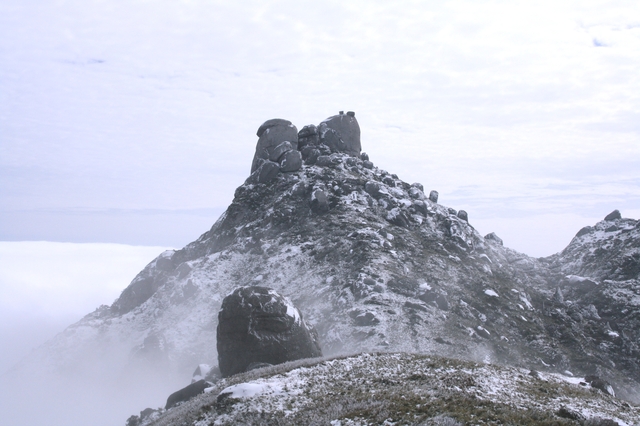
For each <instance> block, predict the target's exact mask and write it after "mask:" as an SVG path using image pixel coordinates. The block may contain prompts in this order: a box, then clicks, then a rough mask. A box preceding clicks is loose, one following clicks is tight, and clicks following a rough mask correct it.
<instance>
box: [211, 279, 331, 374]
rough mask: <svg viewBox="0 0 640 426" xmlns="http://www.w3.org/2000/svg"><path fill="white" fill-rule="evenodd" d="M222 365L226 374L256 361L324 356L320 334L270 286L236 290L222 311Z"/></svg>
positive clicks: (219, 332)
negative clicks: (319, 340)
mask: <svg viewBox="0 0 640 426" xmlns="http://www.w3.org/2000/svg"><path fill="white" fill-rule="evenodd" d="M217 338H218V342H217V345H218V364H219V367H220V373H221V374H222V377H228V376H231V375H234V374H237V373H241V372H243V371H246V370H247V368H248V367H249V366H250V365H251V364H254V363H267V364H281V363H283V362H287V361H293V360H296V359H301V358H311V357H317V356H321V355H322V351H321V350H320V346H319V344H318V340H317V335H316V333H315V330H313V328H311V327H309V326H307V325H306V324H305V322H304V319H303V318H302V315H301V314H300V311H298V309H297V308H296V307H295V306H293V304H292V303H291V301H290V300H289V299H287V298H286V297H283V296H281V295H280V294H278V293H276V292H275V291H274V290H272V289H270V288H266V287H258V286H248V287H240V288H238V289H236V290H235V291H234V292H233V293H231V294H230V295H229V296H227V297H225V299H224V300H223V301H222V309H221V310H220V313H219V314H218V330H217Z"/></svg>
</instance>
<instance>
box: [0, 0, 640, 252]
mask: <svg viewBox="0 0 640 426" xmlns="http://www.w3.org/2000/svg"><path fill="white" fill-rule="evenodd" d="M0 72H1V78H0V197H1V200H2V204H1V206H0V209H1V211H0V240H14V241H15V240H53V241H67V242H116V243H129V244H137V245H163V246H164V245H170V246H176V247H181V246H183V245H185V244H186V243H188V242H190V241H192V240H194V239H195V238H196V237H198V236H199V235H200V234H201V233H203V232H204V231H206V230H207V229H208V228H209V227H210V226H211V225H212V224H213V223H214V221H215V220H216V219H217V217H218V216H219V215H220V214H221V213H222V211H224V209H225V208H226V206H227V205H228V204H229V202H230V201H231V200H232V197H233V191H234V189H235V188H236V187H237V186H239V185H240V184H242V182H243V181H244V179H245V178H246V177H247V176H248V174H249V168H250V163H251V158H252V155H253V151H254V149H255V143H256V140H257V137H256V136H255V131H256V129H257V128H258V126H259V125H260V124H261V123H262V122H263V121H265V120H266V119H269V118H273V117H282V118H286V119H289V120H291V121H293V122H294V124H296V125H297V126H298V128H301V127H302V126H303V125H305V124H309V123H319V122H320V121H321V120H323V119H324V118H326V117H328V116H330V115H333V114H335V113H337V111H338V110H353V111H356V117H357V118H358V120H359V122H360V126H361V128H362V145H363V149H364V150H365V151H367V152H368V153H369V154H370V156H371V159H372V161H373V162H374V163H375V164H376V165H378V166H380V167H382V168H384V169H385V170H387V171H389V172H391V173H397V174H398V175H399V176H400V178H402V179H403V180H406V181H408V182H416V181H417V182H421V183H422V184H423V185H424V186H425V189H426V190H430V189H437V190H438V191H439V192H440V200H441V202H442V204H445V205H447V206H450V207H453V208H456V209H465V210H467V211H468V213H469V217H470V222H471V224H472V225H474V226H475V227H476V228H477V229H478V230H479V231H480V232H481V233H483V234H486V233H488V232H491V231H495V232H497V233H498V235H500V236H501V237H502V238H503V239H504V240H505V243H506V245H508V246H510V247H512V248H515V249H517V250H520V251H523V252H525V253H528V254H530V255H534V256H543V255H549V254H552V253H554V252H557V251H559V250H561V249H562V248H563V247H564V246H566V244H567V243H568V242H569V241H570V239H571V237H572V236H573V235H575V233H576V232H577V231H578V230H579V229H580V227H582V226H584V225H587V224H591V223H593V222H594V221H596V220H599V219H601V218H602V217H604V215H606V214H607V213H609V212H610V211H611V210H613V209H616V208H617V209H620V210H621V211H622V213H623V215H624V216H627V217H634V218H637V217H638V216H640V203H639V201H640V2H637V1H626V2H625V1H619V2H616V1H607V2H597V1H583V0H580V1H575V2H572V1H557V0H555V1H547V2H545V1H536V2H532V1H522V2H519V1H505V2H500V1H495V2H482V1H475V0H474V1H469V2H464V1H451V2H439V1H430V2H418V1H416V2H409V1H407V2H394V3H391V2H374V1H366V2H365V1H362V2H359V1H349V2H345V1H335V2H304V1H279V2H278V1H271V2H265V1H256V2H248V1H237V2H228V1H220V2H216V1H195V0H192V1H186V0H185V1H174V0H172V1H161V0H159V1H132V0H126V1H125V0H109V1H97V0H96V1H90V0H68V1H63V0H60V1H37V0H35V1H22V0H5V1H3V2H1V4H0Z"/></svg>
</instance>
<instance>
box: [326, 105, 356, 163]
mask: <svg viewBox="0 0 640 426" xmlns="http://www.w3.org/2000/svg"><path fill="white" fill-rule="evenodd" d="M318 133H319V135H320V142H321V143H324V144H325V145H327V146H328V147H329V148H330V149H331V151H332V152H345V153H347V154H349V155H354V156H359V155H360V151H361V150H362V147H361V146H360V126H359V125H358V120H356V116H355V113H354V112H353V111H349V112H347V113H346V114H344V113H343V111H340V113H339V114H338V115H334V116H332V117H329V118H327V119H326V120H324V121H323V122H322V123H320V125H319V126H318Z"/></svg>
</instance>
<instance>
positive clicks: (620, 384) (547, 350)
mask: <svg viewBox="0 0 640 426" xmlns="http://www.w3.org/2000/svg"><path fill="white" fill-rule="evenodd" d="M257 135H258V138H259V139H258V141H257V147H256V153H255V156H254V158H253V162H252V165H251V174H250V176H249V177H248V178H247V180H246V182H245V183H244V184H242V185H240V186H239V187H238V188H237V190H236V192H235V196H234V199H233V202H232V203H231V205H230V206H229V207H228V209H227V210H226V212H225V213H224V214H223V215H222V216H221V217H220V218H219V220H218V221H217V222H216V223H215V224H214V225H213V227H212V228H211V229H210V230H209V231H207V232H205V233H204V234H203V235H202V236H200V238H198V239H197V240H196V241H194V242H193V243H191V244H189V245H187V246H186V247H184V248H183V249H181V250H176V251H168V252H165V253H163V254H161V255H160V256H159V257H158V258H157V259H155V260H154V261H153V262H151V263H150V264H149V265H148V266H147V267H146V268H145V269H144V270H143V271H142V272H140V273H139V274H138V276H136V277H135V278H134V280H133V281H132V282H131V284H130V285H129V287H127V288H126V289H125V290H124V291H123V292H122V295H121V296H120V297H119V298H118V299H117V300H116V301H115V302H114V303H113V304H112V305H111V306H110V307H109V306H103V307H101V308H99V309H98V310H96V311H95V312H93V313H91V314H89V315H87V316H86V317H85V318H83V319H82V320H81V321H79V322H78V323H76V324H74V325H72V326H70V327H69V328H68V329H67V330H66V331H65V332H64V333H61V334H60V335H58V336H57V337H56V338H55V339H54V340H53V341H51V342H49V343H48V344H46V345H45V346H43V347H42V348H40V349H39V351H38V352H37V354H35V355H34V357H37V356H40V357H41V358H40V359H41V360H42V361H41V362H42V363H43V364H47V365H49V366H50V367H52V368H69V367H70V366H74V367H75V366H76V365H77V363H84V362H92V363H94V362H96V363H99V362H100V359H103V357H104V356H105V354H107V353H110V352H114V351H120V352H119V356H113V357H112V358H113V359H116V360H117V361H118V363H119V364H117V365H116V367H117V368H121V369H123V368H125V366H126V365H130V364H135V363H143V364H144V365H158V366H161V368H160V367H158V371H159V373H158V374H166V372H168V371H177V372H182V374H184V375H185V381H186V382H188V377H189V374H190V373H191V371H193V368H194V367H195V366H197V365H198V364H202V363H207V364H211V365H215V364H218V360H217V350H216V349H217V345H220V342H219V341H218V340H217V339H218V338H219V336H220V329H222V330H225V327H226V326H225V325H224V322H223V320H224V319H225V318H226V314H222V313H221V314H220V317H218V312H220V310H221V308H222V311H223V312H225V309H226V308H225V307H224V305H223V303H222V302H223V299H224V297H225V296H226V295H228V294H230V293H232V292H233V291H234V290H235V289H237V288H239V287H246V286H259V287H268V288H271V289H273V290H274V291H276V292H277V293H279V294H281V295H282V296H284V297H287V298H289V299H290V300H291V301H292V302H293V304H295V306H296V307H297V308H299V309H300V311H302V312H304V314H305V322H306V323H307V324H309V325H312V326H313V327H315V330H317V333H318V334H317V335H318V342H319V344H320V346H321V347H322V352H323V353H324V354H325V355H339V354H344V353H360V352H380V351H382V352H409V353H411V352H417V353H422V354H438V355H440V356H445V357H449V358H455V359H464V360H468V361H471V362H478V363H489V364H495V363H497V364H505V365H510V366H513V367H517V368H523V369H527V371H529V370H536V371H539V372H541V373H545V374H546V373H549V374H551V373H554V374H563V375H565V376H575V377H582V378H585V377H586V376H592V377H591V379H592V382H593V381H594V380H596V379H595V378H596V377H597V379H598V380H601V381H602V382H603V383H606V385H603V388H604V389H609V388H607V387H606V386H607V385H608V386H609V387H610V390H611V394H615V395H616V396H617V397H620V398H623V399H626V400H628V401H631V402H636V403H637V402H639V401H640V395H639V393H638V389H639V383H640V361H639V360H640V346H639V342H640V222H638V221H637V220H634V219H628V218H623V217H622V215H621V214H619V213H616V212H614V214H611V215H608V216H607V217H606V218H605V220H603V221H601V222H599V223H597V224H595V225H594V226H593V227H587V228H584V229H582V230H580V231H579V232H578V234H577V235H576V237H575V238H574V239H573V240H572V241H571V243H570V244H569V246H568V247H567V248H566V249H565V250H563V251H562V252H560V253H558V254H555V255H553V256H550V257H548V258H537V259H536V258H531V257H529V256H526V255H524V254H522V253H518V252H516V251H514V250H511V249H509V248H507V247H505V246H504V245H503V242H502V240H501V239H500V238H499V236H497V235H495V234H494V233H491V234H489V235H487V236H484V237H483V236H482V235H480V234H479V233H478V232H477V231H476V230H475V229H474V227H473V212H469V213H467V212H465V211H463V210H460V211H458V210H456V209H455V208H452V207H448V206H445V205H443V204H441V203H442V202H446V195H444V194H441V195H442V196H441V197H439V194H438V191H436V190H432V189H430V188H428V189H425V188H426V187H427V185H428V180H427V182H425V183H426V185H425V184H424V183H408V182H404V181H403V180H402V179H400V177H398V175H396V174H394V173H392V172H387V171H386V170H383V169H381V168H379V167H377V166H376V165H375V163H374V162H373V160H375V159H370V158H369V156H368V155H367V154H365V153H363V152H361V149H362V148H361V140H360V136H361V135H360V128H359V126H358V123H357V120H356V118H355V114H354V113H353V112H347V113H346V114H343V113H340V114H337V115H335V116H332V117H330V118H328V119H327V120H325V121H323V122H321V123H320V124H319V125H306V126H303V127H302V128H301V129H300V131H297V128H296V127H295V126H294V125H293V124H292V123H290V122H289V121H286V120H282V119H274V120H269V121H267V122H265V123H264V124H263V125H261V126H260V127H259V129H258V132H257ZM248 160H249V159H248ZM426 178H427V179H428V177H426ZM426 191H429V192H428V193H427V192H426ZM426 194H428V195H426ZM283 318H284V317H283ZM223 334H224V333H223ZM106 341H109V342H114V341H117V342H118V345H109V344H105V342H106ZM86 348H100V351H101V352H99V353H100V357H96V358H94V359H92V358H90V357H87V356H86V354H87V351H86V350H82V349H86ZM81 355H82V358H81ZM92 365H95V364H92ZM223 368H224V367H223V365H222V361H221V364H220V369H221V370H222V369H223ZM228 371H229V373H228V374H233V372H234V371H235V370H234V369H230V370H228ZM585 383H587V382H585ZM590 383H591V382H590Z"/></svg>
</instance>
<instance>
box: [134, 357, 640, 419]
mask: <svg viewBox="0 0 640 426" xmlns="http://www.w3.org/2000/svg"><path fill="white" fill-rule="evenodd" d="M638 422H640V408H639V407H637V406H632V405H630V404H628V403H625V402H624V401H620V400H617V399H615V398H613V397H611V396H610V395H607V394H606V393H603V392H601V391H599V390H597V389H595V388H592V387H591V386H590V385H589V384H588V383H587V382H586V381H584V379H583V378H578V377H571V376H565V375H560V374H546V373H538V372H535V371H530V370H527V369H522V368H513V367H500V366H497V365H492V364H484V363H474V362H465V361H460V360H452V359H447V358H441V357H437V356H425V355H417V354H406V353H401V354H398V353H387V354H361V355H357V356H353V357H345V358H337V359H331V360H324V361H323V360H313V361H312V360H309V361H306V362H304V361H303V362H300V361H298V362H295V363H291V364H290V365H282V366H278V367H276V368H274V367H271V368H266V369H262V370H261V371H252V372H249V373H245V374H240V375H237V376H234V377H231V378H229V379H224V380H221V381H219V382H217V383H215V385H213V386H212V387H210V388H208V389H206V390H205V393H204V394H202V395H200V396H198V397H196V398H195V399H194V400H192V401H189V402H188V403H186V404H184V405H182V406H179V407H177V408H174V409H172V410H170V411H168V412H164V413H163V412H162V410H159V412H155V413H150V415H149V416H148V417H147V419H146V421H144V420H143V421H142V422H141V423H142V424H143V425H154V426H173V425H177V424H180V425H193V426H207V425H236V424H261V425H267V424H271V425H300V424H304V425H329V424H331V425H350V426H356V425H371V424H382V425H396V424H402V425H404V424H419V425H449V426H455V425H463V424H474V425H475V424H514V425H515V424H517V425H541V424H544V425H556V424H557V425H560V424H565V425H600V426H605V425H616V424H617V425H637V424H639V423H638Z"/></svg>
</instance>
